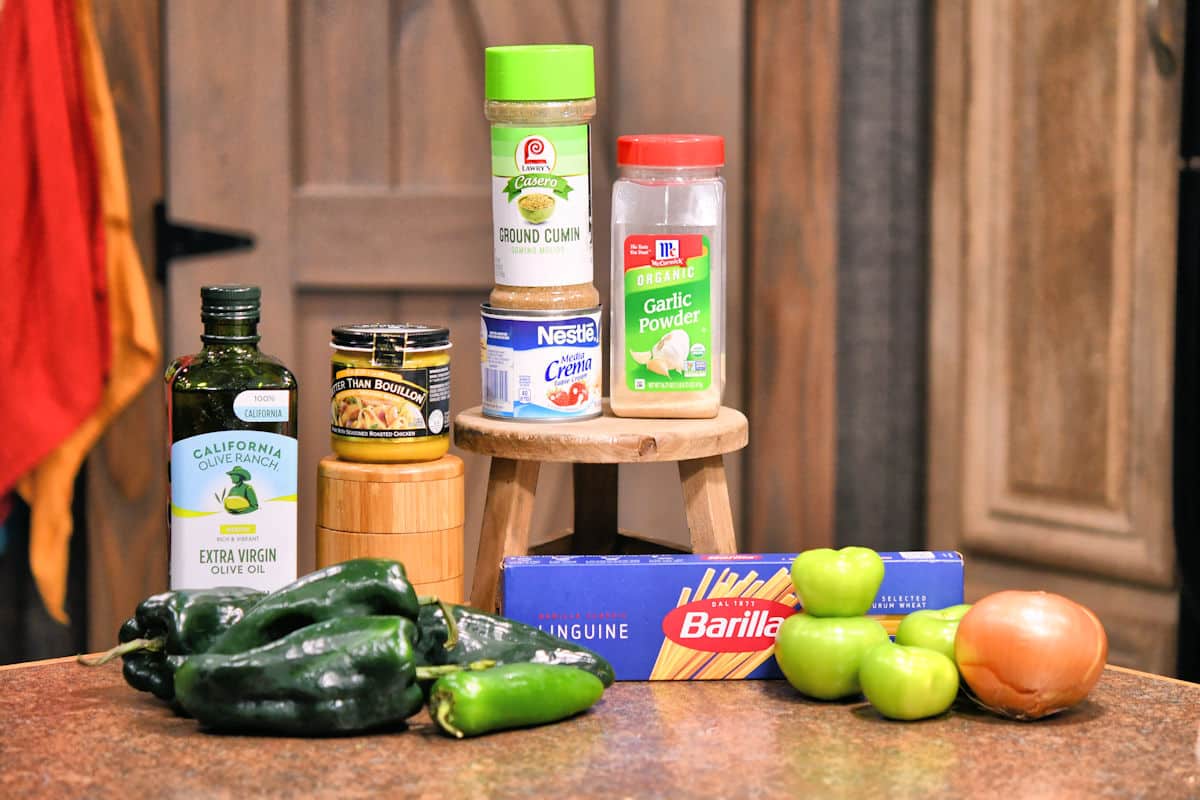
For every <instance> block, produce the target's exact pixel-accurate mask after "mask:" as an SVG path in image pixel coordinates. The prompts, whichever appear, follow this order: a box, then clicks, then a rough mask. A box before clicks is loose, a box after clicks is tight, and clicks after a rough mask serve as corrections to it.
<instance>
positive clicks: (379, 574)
mask: <svg viewBox="0 0 1200 800" xmlns="http://www.w3.org/2000/svg"><path fill="white" fill-rule="evenodd" d="M441 602H442V601H440V600H438V599H437V598H436V597H417V593H416V591H415V590H414V589H413V586H412V584H411V583H410V582H409V580H408V576H407V575H406V574H405V571H404V565H403V564H401V563H400V562H399V561H392V560H389V559H383V558H359V559H355V560H353V561H344V562H342V563H340V564H334V565H332V566H329V567H326V568H324V569H321V570H317V571H316V572H312V573H309V574H308V575H305V576H304V577H302V578H300V579H299V580H297V581H295V582H294V583H290V584H288V585H287V586H285V587H283V588H282V589H279V590H278V591H275V592H272V593H271V594H269V595H267V596H266V597H265V598H263V600H262V601H261V602H260V603H258V604H257V605H255V607H254V608H253V609H252V610H251V611H250V612H248V613H247V614H246V615H245V616H244V617H243V618H242V619H241V621H239V622H238V623H237V624H236V625H234V626H232V627H231V628H229V630H227V631H226V632H225V633H224V634H222V635H221V636H220V637H219V638H218V639H217V640H216V641H215V642H214V643H213V644H212V647H210V648H209V649H208V651H207V652H210V653H215V654H224V655H229V654H232V653H240V652H244V651H246V650H250V649H252V648H255V647H261V646H263V645H265V644H269V643H270V642H273V641H276V640H277V639H281V638H283V637H285V636H287V635H288V634H290V633H292V632H293V631H297V630H300V629H301V628H304V627H306V626H308V625H312V624H314V623H317V622H324V621H325V620H330V619H336V618H345V617H361V616H372V615H396V616H400V617H406V618H407V619H410V620H413V621H414V622H415V621H416V619H417V615H418V613H419V611H420V608H421V606H422V605H426V604H432V603H441ZM456 638H457V630H456V628H452V629H451V630H450V631H449V634H448V637H447V638H446V640H445V645H444V646H445V647H446V648H451V647H453V646H454V642H455V640H456Z"/></svg>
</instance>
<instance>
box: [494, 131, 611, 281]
mask: <svg viewBox="0 0 1200 800" xmlns="http://www.w3.org/2000/svg"><path fill="white" fill-rule="evenodd" d="M588 136H589V129H588V126H587V125H570V126H566V127H544V128H543V127H532V128H507V127H500V126H494V127H493V128H492V222H493V228H494V234H493V242H492V250H493V253H494V257H495V262H496V283H497V284H502V285H506V286H572V285H575V284H580V283H591V282H592V185H591V176H590V174H589V173H590V169H589V167H590V141H589V138H588Z"/></svg>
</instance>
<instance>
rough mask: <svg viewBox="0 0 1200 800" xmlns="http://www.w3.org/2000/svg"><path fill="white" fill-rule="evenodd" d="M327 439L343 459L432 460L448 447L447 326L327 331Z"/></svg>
mask: <svg viewBox="0 0 1200 800" xmlns="http://www.w3.org/2000/svg"><path fill="white" fill-rule="evenodd" d="M330 346H331V347H332V348H333V356H332V359H331V361H332V383H331V387H330V414H331V420H330V438H331V443H332V445H333V452H334V453H336V454H337V455H338V456H339V457H340V458H343V459H345V460H347V461H363V462H368V463H385V464H386V463H401V462H410V461H434V460H436V459H439V458H441V457H442V456H444V455H445V454H446V452H447V451H448V450H449V449H450V331H449V330H448V329H446V328H437V327H429V326H426V325H392V324H377V323H371V324H362V325H344V326H341V327H337V328H334V329H333V340H332V343H331V345H330Z"/></svg>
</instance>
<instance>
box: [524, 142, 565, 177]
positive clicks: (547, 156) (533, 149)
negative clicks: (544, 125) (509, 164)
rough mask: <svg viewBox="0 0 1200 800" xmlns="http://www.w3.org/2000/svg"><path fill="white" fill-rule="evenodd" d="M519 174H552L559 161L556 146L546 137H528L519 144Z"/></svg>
mask: <svg viewBox="0 0 1200 800" xmlns="http://www.w3.org/2000/svg"><path fill="white" fill-rule="evenodd" d="M516 157H517V171H518V172H523V173H524V172H550V171H551V170H553V169H554V164H555V162H557V161H558V153H557V152H556V151H555V150H554V145H553V144H551V143H550V140H549V139H547V138H546V137H544V136H537V135H534V136H526V137H525V138H524V139H522V140H521V141H520V142H518V143H517V153H516Z"/></svg>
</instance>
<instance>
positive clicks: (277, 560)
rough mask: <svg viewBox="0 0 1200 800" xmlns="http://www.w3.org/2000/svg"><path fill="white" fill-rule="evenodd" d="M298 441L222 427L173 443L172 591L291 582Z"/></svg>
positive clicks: (261, 586) (274, 586)
mask: <svg viewBox="0 0 1200 800" xmlns="http://www.w3.org/2000/svg"><path fill="white" fill-rule="evenodd" d="M296 465H297V449H296V440H295V439H294V438H292V437H291V436H284V435H282V434H278V433H264V432H261V431H220V432H217V433H205V434H201V435H199V436H191V437H188V438H186V439H181V440H180V441H178V442H175V443H174V444H172V445H171V588H172V589H204V588H210V587H214V586H247V587H250V588H252V589H262V590H264V591H271V590H274V589H278V588H280V587H281V586H284V585H286V584H288V583H291V582H292V581H294V580H295V579H296V474H297V473H296Z"/></svg>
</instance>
